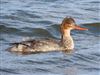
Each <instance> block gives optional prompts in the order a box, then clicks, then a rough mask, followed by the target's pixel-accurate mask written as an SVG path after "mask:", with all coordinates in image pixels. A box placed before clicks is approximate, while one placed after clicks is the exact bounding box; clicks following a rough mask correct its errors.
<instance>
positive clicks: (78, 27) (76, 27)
mask: <svg viewBox="0 0 100 75" xmlns="http://www.w3.org/2000/svg"><path fill="white" fill-rule="evenodd" d="M75 29H77V30H88V28H83V27H80V26H75Z"/></svg>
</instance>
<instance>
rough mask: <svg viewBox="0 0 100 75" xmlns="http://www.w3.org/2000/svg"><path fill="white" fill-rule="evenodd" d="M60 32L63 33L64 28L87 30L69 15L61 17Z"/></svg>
mask: <svg viewBox="0 0 100 75" xmlns="http://www.w3.org/2000/svg"><path fill="white" fill-rule="evenodd" d="M60 29H61V32H62V33H64V30H73V29H77V30H88V29H87V28H83V27H80V26H78V25H77V24H76V23H75V20H74V19H73V18H71V17H66V18H64V19H63V21H62V23H61V26H60Z"/></svg>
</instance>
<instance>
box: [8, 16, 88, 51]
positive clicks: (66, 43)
mask: <svg viewBox="0 0 100 75" xmlns="http://www.w3.org/2000/svg"><path fill="white" fill-rule="evenodd" d="M73 29H78V30H87V28H81V27H80V26H77V25H76V23H75V20H74V19H73V18H71V17H66V18H64V19H63V21H62V23H61V25H60V30H61V31H60V32H61V40H55V39H49V38H48V39H36V40H35V39H33V40H28V41H22V42H18V43H13V46H12V47H10V48H9V50H10V51H14V52H25V53H27V52H28V53H34V52H48V51H67V50H68V51H69V50H73V49H74V41H73V38H72V37H71V35H70V31H71V30H73Z"/></svg>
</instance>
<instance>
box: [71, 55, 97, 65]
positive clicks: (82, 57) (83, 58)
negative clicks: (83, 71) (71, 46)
mask: <svg viewBox="0 0 100 75" xmlns="http://www.w3.org/2000/svg"><path fill="white" fill-rule="evenodd" d="M74 57H75V58H74V59H73V60H75V61H78V60H81V61H84V62H89V63H93V64H95V63H98V62H96V61H95V59H94V58H93V57H92V56H91V57H90V56H86V55H82V54H77V55H74Z"/></svg>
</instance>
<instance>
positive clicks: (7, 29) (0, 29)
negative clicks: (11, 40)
mask: <svg viewBox="0 0 100 75" xmlns="http://www.w3.org/2000/svg"><path fill="white" fill-rule="evenodd" d="M17 32H19V33H20V32H21V30H19V29H16V28H12V27H7V26H4V25H0V33H7V34H9V33H10V34H11V33H12V34H16V33H17Z"/></svg>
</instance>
